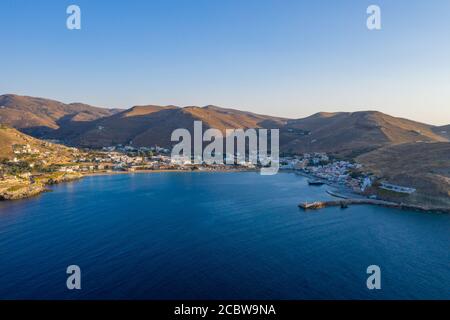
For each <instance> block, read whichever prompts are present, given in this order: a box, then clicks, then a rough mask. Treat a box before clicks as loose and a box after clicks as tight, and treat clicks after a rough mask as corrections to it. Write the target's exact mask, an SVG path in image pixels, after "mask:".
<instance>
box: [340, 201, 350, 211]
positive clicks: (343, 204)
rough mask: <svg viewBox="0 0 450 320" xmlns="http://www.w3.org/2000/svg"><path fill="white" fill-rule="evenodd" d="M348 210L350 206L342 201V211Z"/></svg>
mask: <svg viewBox="0 0 450 320" xmlns="http://www.w3.org/2000/svg"><path fill="white" fill-rule="evenodd" d="M346 208H348V204H347V203H345V202H344V201H341V209H346Z"/></svg>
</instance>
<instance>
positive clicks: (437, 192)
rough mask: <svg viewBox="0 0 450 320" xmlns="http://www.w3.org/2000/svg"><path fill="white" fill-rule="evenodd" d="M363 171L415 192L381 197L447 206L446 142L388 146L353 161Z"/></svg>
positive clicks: (449, 164) (449, 162)
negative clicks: (408, 187)
mask: <svg viewBox="0 0 450 320" xmlns="http://www.w3.org/2000/svg"><path fill="white" fill-rule="evenodd" d="M356 160H357V161H358V162H359V163H361V164H363V165H364V168H365V170H368V171H371V172H373V173H374V174H375V175H376V176H378V177H380V178H383V179H386V180H388V181H389V182H391V183H395V184H399V185H403V186H410V187H414V188H416V189H417V192H415V193H413V194H411V195H408V196H400V199H399V198H398V197H399V195H394V194H388V193H385V194H383V197H384V198H387V199H391V200H397V201H398V200H400V201H404V202H410V203H422V204H423V203H426V204H429V205H444V206H450V143H449V142H436V143H425V142H421V143H406V144H400V145H391V146H386V147H383V148H380V149H378V150H375V151H372V152H369V153H366V154H363V155H361V156H359V157H358V158H357V159H356Z"/></svg>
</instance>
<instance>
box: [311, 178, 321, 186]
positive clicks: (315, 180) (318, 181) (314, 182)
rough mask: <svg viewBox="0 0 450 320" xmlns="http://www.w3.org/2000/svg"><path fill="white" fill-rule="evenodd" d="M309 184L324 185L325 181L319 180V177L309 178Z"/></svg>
mask: <svg viewBox="0 0 450 320" xmlns="http://www.w3.org/2000/svg"><path fill="white" fill-rule="evenodd" d="M308 184H309V185H311V186H321V185H324V184H325V182H323V181H322V180H318V179H308Z"/></svg>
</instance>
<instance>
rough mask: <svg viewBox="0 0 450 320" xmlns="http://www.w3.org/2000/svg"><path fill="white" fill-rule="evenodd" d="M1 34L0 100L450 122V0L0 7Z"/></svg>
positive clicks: (57, 2) (155, 0)
mask: <svg viewBox="0 0 450 320" xmlns="http://www.w3.org/2000/svg"><path fill="white" fill-rule="evenodd" d="M71 4H76V5H78V6H79V7H80V9H81V30H69V29H67V27H66V19H67V17H68V16H69V15H68V14H67V13H66V9H67V7H68V6H69V5H71ZM371 4H376V5H378V6H379V7H380V9H381V30H369V29H368V28H367V26H366V20H367V17H368V14H367V13H366V9H367V7H368V6H369V5H371ZM0 39H1V40H0V41H1V46H0V68H1V69H0V70H1V72H0V94H5V93H16V94H23V95H29V96H40V97H46V98H52V99H56V100H60V101H63V102H84V103H88V104H92V105H97V106H104V107H111V108H128V107H131V106H133V105H142V104H160V105H178V106H187V105H197V106H204V105H209V104H213V105H218V106H222V107H228V108H236V109H241V110H248V111H253V112H257V113H262V114H269V115H277V116H283V117H291V118H301V117H304V116H308V115H311V114H313V113H316V112H319V111H329V112H332V111H358V110H379V111H382V112H385V113H388V114H391V115H394V116H401V117H405V118H410V119H414V120H417V121H421V122H427V123H430V124H436V125H443V124H450V1H448V0H433V1H423V0H383V1H382V0H370V1H366V0H354V1H353V0H342V1H335V0H309V1H301V0H292V1H291V0H146V1H144V0H140V1H139V0H127V1H124V0H114V1H113V0H111V1H106V0H72V1H66V0H36V1H31V0H28V1H27V0H1V1H0Z"/></svg>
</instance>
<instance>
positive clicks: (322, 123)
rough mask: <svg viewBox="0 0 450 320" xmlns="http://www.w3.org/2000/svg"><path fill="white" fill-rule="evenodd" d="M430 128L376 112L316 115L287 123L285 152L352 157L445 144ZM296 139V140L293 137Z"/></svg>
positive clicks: (284, 143)
mask: <svg viewBox="0 0 450 320" xmlns="http://www.w3.org/2000/svg"><path fill="white" fill-rule="evenodd" d="M433 128H434V127H433V126H430V125H427V124H423V123H419V122H415V121H411V120H407V119H402V118H396V117H392V116H389V115H387V114H384V113H381V112H378V111H360V112H351V113H349V112H338V113H317V114H315V115H312V116H310V117H307V118H304V119H299V120H292V121H289V122H288V125H287V126H286V129H285V132H286V130H287V129H290V130H303V131H304V132H301V131H300V132H299V133H296V134H289V132H287V133H286V134H285V135H283V139H284V140H283V141H282V145H283V146H284V148H285V150H294V151H297V152H298V151H299V152H310V151H323V152H336V153H342V154H345V155H349V156H355V155H358V154H362V153H364V152H368V151H371V150H374V149H376V148H380V147H383V146H386V145H391V144H399V143H411V142H420V141H435V142H437V141H448V139H446V138H445V137H443V136H441V135H439V134H437V133H435V132H434V131H433ZM295 135H296V136H295Z"/></svg>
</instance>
